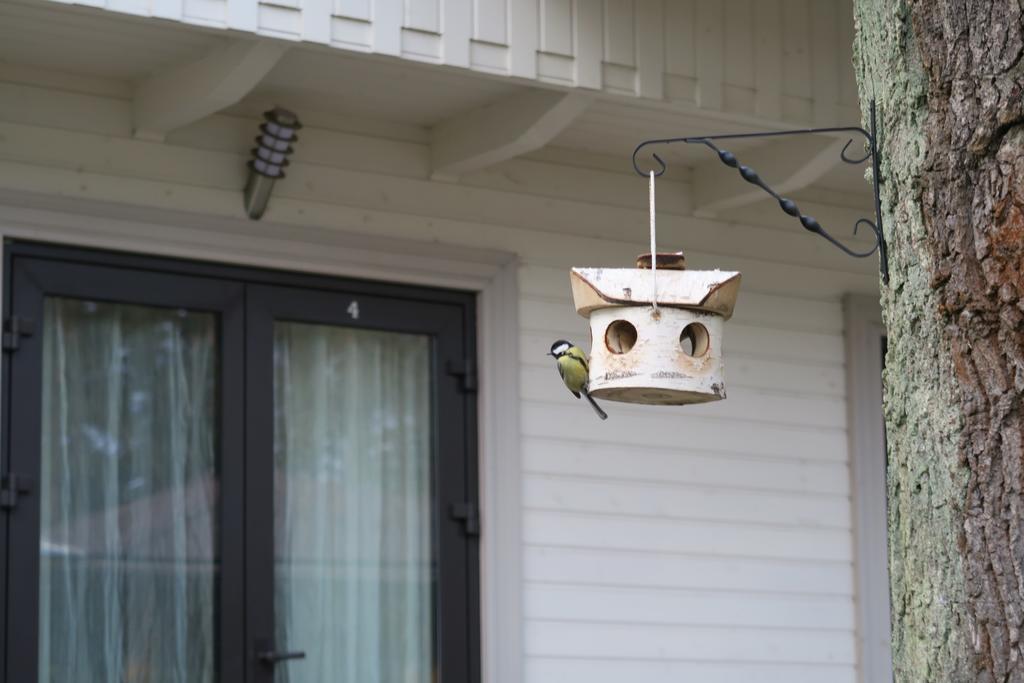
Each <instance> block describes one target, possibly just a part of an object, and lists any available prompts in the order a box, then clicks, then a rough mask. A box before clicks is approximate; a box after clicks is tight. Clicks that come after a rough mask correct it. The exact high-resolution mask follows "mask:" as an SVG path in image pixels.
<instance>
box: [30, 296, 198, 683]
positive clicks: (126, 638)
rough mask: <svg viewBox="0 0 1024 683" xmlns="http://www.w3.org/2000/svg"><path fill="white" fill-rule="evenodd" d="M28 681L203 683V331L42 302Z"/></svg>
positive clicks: (127, 310) (121, 308) (159, 315)
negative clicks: (34, 675) (35, 593)
mask: <svg viewBox="0 0 1024 683" xmlns="http://www.w3.org/2000/svg"><path fill="white" fill-rule="evenodd" d="M43 332H44V340H43V354H44V358H43V434H42V481H41V485H40V495H41V505H42V519H41V539H40V548H39V550H40V554H41V563H40V567H41V571H40V602H39V609H40V622H39V623H40V637H39V672H40V674H39V680H40V681H44V682H47V683H49V682H53V683H67V682H68V681H75V682H76V683H133V682H138V683H196V682H200V683H201V682H208V681H213V680H214V677H215V675H214V669H215V659H216V657H215V641H214V623H215V618H216V615H215V602H216V586H217V574H218V557H217V522H216V519H217V516H216V512H215V511H216V505H217V455H216V417H217V410H216V395H217V391H216V377H217V343H216V320H215V318H214V316H212V315H210V314H197V313H192V312H189V311H184V310H172V309H162V308H149V307H144V306H128V305H119V304H109V303H94V302H90V301H80V300H73V299H57V298H53V299H48V300H47V301H46V304H45V319H44V323H43Z"/></svg>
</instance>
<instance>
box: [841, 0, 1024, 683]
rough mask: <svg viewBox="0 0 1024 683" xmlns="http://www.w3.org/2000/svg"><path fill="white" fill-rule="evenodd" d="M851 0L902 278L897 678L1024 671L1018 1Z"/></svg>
mask: <svg viewBox="0 0 1024 683" xmlns="http://www.w3.org/2000/svg"><path fill="white" fill-rule="evenodd" d="M855 5H856V10H855V11H856V20H857V38H856V44H855V50H854V52H855V62H856V70H857V78H858V83H859V88H860V96H861V101H862V102H863V103H864V104H865V105H866V103H867V101H868V100H870V99H872V98H874V99H876V100H877V102H878V109H879V140H880V147H881V154H880V158H881V163H882V165H881V180H882V203H883V215H884V223H885V236H886V239H887V240H888V242H889V254H890V257H889V258H890V264H889V265H890V270H891V275H892V279H891V283H890V284H889V286H887V287H886V286H883V287H882V307H883V311H884V316H885V322H886V325H887V327H888V334H889V345H888V349H889V351H888V356H887V358H886V376H885V413H886V427H887V430H888V447H889V471H888V487H889V543H890V550H889V553H890V571H891V577H892V606H893V607H892V609H893V615H892V618H893V657H894V666H895V668H896V679H897V681H900V682H901V683H902V682H904V681H905V682H907V683H911V682H912V683H920V682H922V681H957V682H959V681H964V682H968V681H970V682H974V681H979V682H981V683H990V682H995V681H1024V652H1022V647H1021V640H1020V636H1021V628H1022V626H1024V534H1022V527H1024V494H1022V486H1024V399H1022V395H1024V126H1022V124H1024V70H1022V67H1024V65H1022V63H1021V57H1022V53H1024V37H1022V35H1024V25H1022V21H1024V20H1022V10H1021V7H1020V5H1019V4H1018V2H1009V1H1008V0H1003V1H999V0H996V1H994V2H980V1H976V2H954V1H953V0H855ZM863 109H864V110H865V111H866V106H865V107H863Z"/></svg>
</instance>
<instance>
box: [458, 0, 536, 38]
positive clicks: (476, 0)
mask: <svg viewBox="0 0 1024 683" xmlns="http://www.w3.org/2000/svg"><path fill="white" fill-rule="evenodd" d="M508 2H509V0H473V39H474V40H482V41H485V42H488V43H496V44H498V45H506V44H507V43H508ZM529 2H530V3H531V4H536V2H537V0H529Z"/></svg>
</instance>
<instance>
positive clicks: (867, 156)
mask: <svg viewBox="0 0 1024 683" xmlns="http://www.w3.org/2000/svg"><path fill="white" fill-rule="evenodd" d="M868 141H869V142H870V139H869V140H868ZM852 144H853V138H850V139H849V140H847V141H846V144H845V145H843V149H842V150H841V151H840V152H839V158H840V159H842V160H843V161H845V162H846V163H848V164H854V165H857V164H863V163H864V162H865V161H867V160H868V159H870V158H871V151H870V150H869V151H868V153H867V154H865V155H864V156H863V157H861V158H860V159H851V158H850V157H848V156H846V150H847V149H848V148H849V147H850V145H852Z"/></svg>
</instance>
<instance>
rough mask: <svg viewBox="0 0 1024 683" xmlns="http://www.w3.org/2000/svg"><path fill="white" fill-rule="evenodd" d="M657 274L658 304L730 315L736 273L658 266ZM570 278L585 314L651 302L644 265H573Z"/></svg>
mask: <svg viewBox="0 0 1024 683" xmlns="http://www.w3.org/2000/svg"><path fill="white" fill-rule="evenodd" d="M657 278H658V305H659V306H672V307H676V308H687V309H691V310H697V311H705V312H708V313H715V314H717V315H720V316H722V317H724V318H726V319H728V318H731V317H732V309H733V307H734V306H735V305H736V296H737V295H738V294H739V290H740V274H739V273H737V272H735V271H725V270H662V269H660V268H659V269H658V271H657ZM569 279H570V281H571V282H572V297H573V301H574V302H575V304H576V312H577V313H579V314H580V315H582V316H583V317H585V318H588V317H590V313H591V311H595V310H597V309H599V308H610V307H613V306H637V305H640V306H643V305H650V304H652V303H653V292H654V281H653V276H652V273H651V271H650V270H647V269H640V268H573V269H572V272H571V274H570V276H569Z"/></svg>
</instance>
